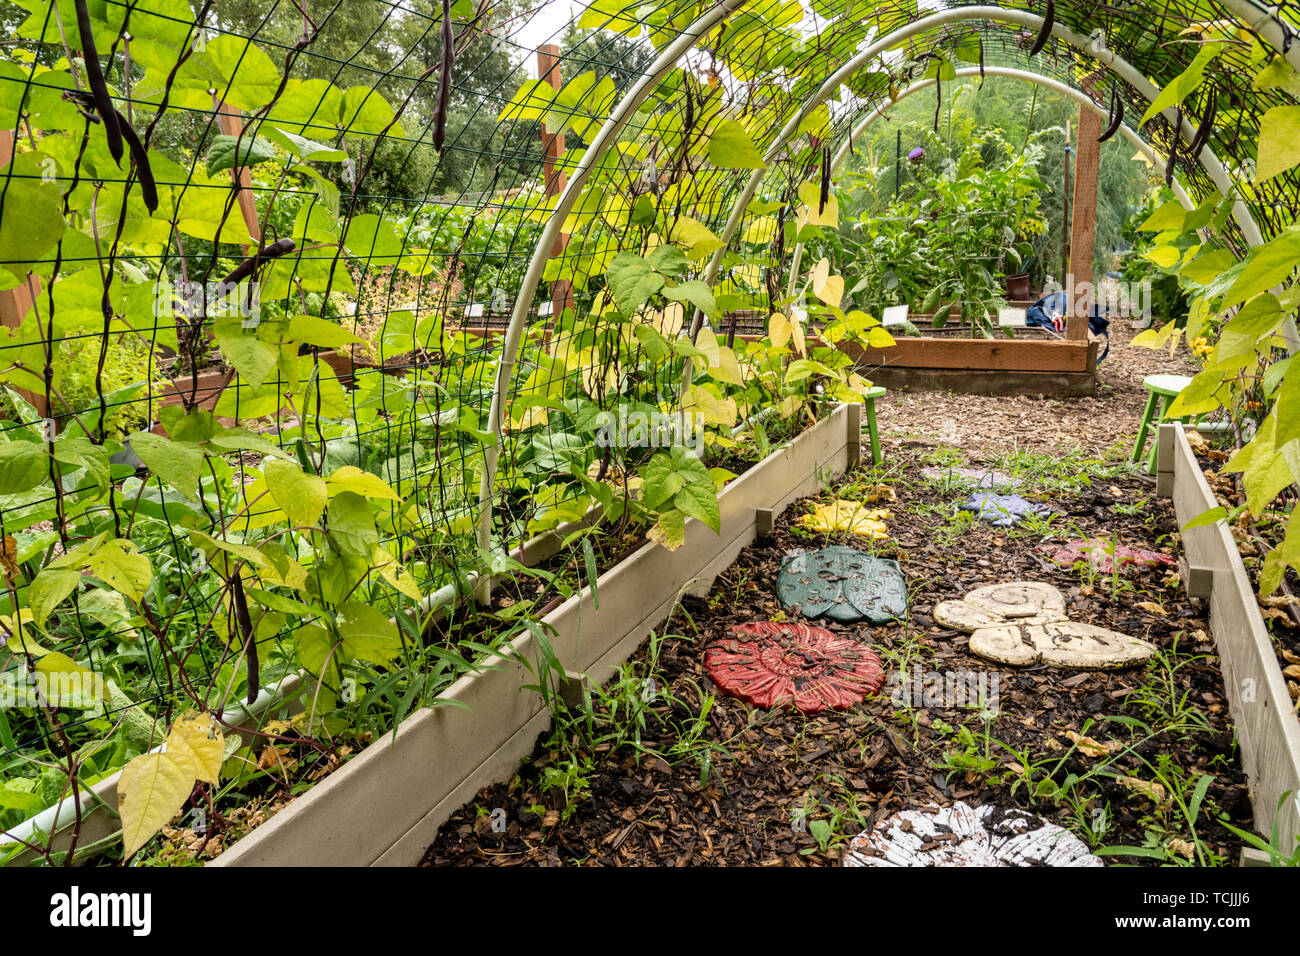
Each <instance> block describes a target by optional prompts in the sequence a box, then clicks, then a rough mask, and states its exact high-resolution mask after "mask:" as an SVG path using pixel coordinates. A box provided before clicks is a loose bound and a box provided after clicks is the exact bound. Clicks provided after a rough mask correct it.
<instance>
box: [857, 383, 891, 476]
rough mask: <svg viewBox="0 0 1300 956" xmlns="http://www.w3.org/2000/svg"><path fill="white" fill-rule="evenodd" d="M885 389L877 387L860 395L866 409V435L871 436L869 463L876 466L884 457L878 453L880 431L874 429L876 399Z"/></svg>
mask: <svg viewBox="0 0 1300 956" xmlns="http://www.w3.org/2000/svg"><path fill="white" fill-rule="evenodd" d="M885 391H886V389H884V388H881V387H880V386H879V385H877V386H874V387H873V388H869V389H867V390H866V392H865V393H863V395H862V404H863V405H865V406H866V407H867V434H868V435H870V436H871V463H872V464H873V465H878V464H880V463H881V462H882V461H884V458H885V456H884V455H883V454H881V451H880V429H879V428H877V427H876V399H878V398H881V397H882V396H883V395H884V394H885Z"/></svg>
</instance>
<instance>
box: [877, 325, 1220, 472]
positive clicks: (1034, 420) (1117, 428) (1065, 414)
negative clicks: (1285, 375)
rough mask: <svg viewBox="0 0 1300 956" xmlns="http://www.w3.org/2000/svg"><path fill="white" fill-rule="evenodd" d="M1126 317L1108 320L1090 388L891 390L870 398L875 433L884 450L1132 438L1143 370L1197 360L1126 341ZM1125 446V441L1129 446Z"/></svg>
mask: <svg viewBox="0 0 1300 956" xmlns="http://www.w3.org/2000/svg"><path fill="white" fill-rule="evenodd" d="M1135 335H1137V333H1136V332H1135V331H1133V330H1132V329H1131V328H1129V327H1128V322H1127V321H1124V320H1121V321H1116V322H1112V323H1111V336H1110V341H1111V347H1110V355H1109V356H1107V358H1106V360H1105V361H1104V362H1102V363H1101V364H1100V365H1098V366H1097V394H1096V395H1095V396H1093V397H1091V398H1069V399H1053V398H1045V397H1040V396H1037V395H1016V396H990V395H955V394H951V393H944V392H920V391H918V392H893V391H891V392H890V393H889V396H888V397H887V398H885V399H883V400H882V401H880V402H878V403H877V418H878V420H879V422H880V430H881V440H882V443H883V446H884V449H885V453H886V454H887V455H888V454H889V453H891V452H892V451H894V450H896V449H900V448H904V447H908V448H923V447H932V446H935V445H939V444H942V445H949V446H955V447H958V448H966V449H979V450H983V451H1007V450H1011V449H1015V448H1023V449H1028V450H1031V451H1038V452H1043V451H1054V450H1059V449H1066V448H1069V449H1078V450H1080V451H1083V452H1085V453H1088V454H1101V453H1103V452H1105V451H1106V450H1107V449H1109V448H1111V447H1113V446H1116V445H1118V444H1119V443H1121V442H1129V443H1131V442H1132V441H1133V436H1134V435H1135V434H1136V433H1137V426H1138V422H1139V421H1141V419H1142V409H1143V406H1145V404H1146V400H1147V392H1146V390H1145V389H1143V388H1142V379H1143V378H1145V377H1146V376H1148V375H1156V374H1161V373H1164V374H1171V375H1195V374H1196V373H1197V372H1198V371H1200V367H1199V366H1198V365H1197V364H1196V362H1195V361H1194V360H1193V359H1192V357H1191V356H1190V354H1189V353H1188V352H1187V350H1186V349H1183V348H1180V349H1179V350H1178V352H1177V353H1176V354H1175V355H1173V356H1171V355H1170V354H1169V351H1168V350H1167V349H1166V350H1162V351H1161V350H1154V349H1144V348H1133V347H1132V346H1130V345H1129V344H1128V343H1129V342H1130V341H1132V339H1133V336H1135ZM1130 447H1131V445H1130Z"/></svg>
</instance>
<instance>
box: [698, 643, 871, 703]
mask: <svg viewBox="0 0 1300 956" xmlns="http://www.w3.org/2000/svg"><path fill="white" fill-rule="evenodd" d="M731 634H732V635H733V636H732V638H731V639H729V640H723V641H720V642H718V643H717V644H715V645H714V646H712V647H710V648H709V650H708V652H707V653H706V654H705V658H704V663H705V666H706V667H707V668H708V671H709V676H710V677H711V678H713V682H714V683H715V684H717V685H718V686H719V687H720V688H722V690H724V691H726V692H727V693H728V694H730V695H731V696H732V697H739V698H740V699H741V700H744V701H748V702H749V703H751V704H753V705H754V706H755V707H776V706H778V705H780V704H787V703H791V704H794V706H795V708H796V709H797V710H800V711H802V712H803V713H805V714H815V713H818V712H820V711H823V710H827V709H832V710H842V709H844V708H846V707H852V706H853V705H854V704H859V703H861V702H862V700H863V698H865V697H866V696H867V695H868V694H875V693H876V692H878V691H879V690H880V688H881V685H882V684H884V682H885V670H884V668H883V667H882V666H881V664H880V658H878V657H877V656H876V655H875V654H874V653H873V652H872V651H871V649H870V648H868V647H865V646H863V645H862V644H859V643H858V642H857V641H853V640H849V639H848V638H844V637H838V636H836V635H835V634H832V633H831V632H830V631H828V630H826V629H825V628H821V627H812V626H810V625H808V624H799V623H781V624H778V623H775V622H772V621H753V622H751V623H748V624H737V625H735V626H734V627H732V628H731Z"/></svg>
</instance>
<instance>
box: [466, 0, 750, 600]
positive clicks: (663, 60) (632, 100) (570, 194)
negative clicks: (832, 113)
mask: <svg viewBox="0 0 1300 956" xmlns="http://www.w3.org/2000/svg"><path fill="white" fill-rule="evenodd" d="M748 2H749V0H721V2H720V3H719V4H718V5H717V6H715V7H713V9H711V10H709V12H708V13H706V14H704V15H703V16H701V17H699V18H698V19H697V20H695V21H694V22H693V23H692V24H691V25H690V26H688V27H686V28H685V29H684V30H683V31H682V32H681V33H680V34H679V35H678V36H677V38H676V39H675V40H673V42H672V43H670V44H668V46H666V47H664V49H663V50H662V51H660V53H659V55H658V56H657V57H655V60H654V62H653V63H652V64H651V65H650V69H649V70H648V71H647V72H646V74H645V75H644V76H643V77H641V79H640V80H638V81H637V82H636V83H635V84H634V85H633V86H632V88H631V89H630V90H628V91H627V93H626V94H624V96H623V99H622V100H620V101H619V103H618V105H617V106H615V107H614V111H613V112H612V113H610V115H609V119H607V120H605V123H604V125H603V126H601V128H600V132H598V133H597V134H596V136H595V138H594V139H593V140H592V141H591V145H590V146H588V147H587V150H586V152H584V153H583V154H582V159H580V160H579V161H578V165H577V166H576V167H575V168H574V170H573V175H572V176H570V177H569V181H568V182H567V183H566V184H565V187H564V191H563V192H562V193H561V194H560V198H559V200H557V202H556V204H555V210H554V211H553V212H552V213H551V216H550V218H549V219H547V221H546V225H545V226H544V227H543V229H542V234H541V236H540V237H539V238H538V240H537V244H536V245H535V246H534V247H533V255H532V258H531V259H530V260H529V262H528V269H527V271H526V272H525V273H524V278H523V281H522V283H521V284H520V286H519V294H518V295H516V296H515V306H514V309H513V310H512V311H511V313H510V325H509V327H508V328H507V329H506V336H505V342H504V343H503V344H502V348H501V360H500V363H499V364H498V365H497V374H496V381H495V387H494V390H493V392H492V404H491V406H490V409H489V412H488V432H489V433H490V434H491V436H492V437H491V442H490V444H488V445H486V446H485V447H484V450H483V475H482V477H481V479H480V481H479V495H478V504H479V517H478V544H479V547H480V548H481V549H482V550H484V551H487V550H489V548H490V547H491V545H492V486H493V485H494V484H495V482H496V474H497V461H498V459H499V456H500V451H501V434H502V431H503V413H504V405H505V399H506V394H507V392H509V390H510V380H511V378H512V376H513V373H514V367H515V360H516V357H517V356H518V353H519V342H520V339H522V338H523V333H524V323H525V322H526V321H527V319H528V308H529V306H530V305H531V304H532V301H533V295H534V294H535V293H536V292H537V286H538V284H539V283H540V282H541V281H542V272H543V271H544V270H545V268H546V260H547V259H549V258H550V250H552V249H554V248H555V244H556V242H557V241H558V240H559V238H560V233H561V231H562V230H563V227H564V220H565V219H567V218H568V216H569V210H571V209H572V208H573V204H574V202H576V201H577V198H578V194H579V193H580V192H581V191H582V187H583V186H585V185H586V182H587V177H588V176H590V175H591V170H592V168H593V167H594V166H595V165H596V164H597V163H598V162H599V161H600V159H601V157H603V156H604V154H605V151H606V150H608V149H609V147H610V146H611V145H613V143H614V138H615V137H616V136H617V135H618V133H619V130H621V129H622V128H623V126H624V125H626V123H627V121H628V119H629V117H631V116H632V114H633V113H635V112H636V111H637V109H639V108H640V106H641V104H642V103H644V102H645V101H646V100H647V99H648V98H649V96H650V94H651V93H652V92H653V91H654V89H655V87H657V86H658V85H659V84H660V83H661V82H663V80H664V78H665V77H667V76H668V74H669V73H670V72H672V70H673V69H674V68H675V67H676V66H677V61H678V60H680V59H681V58H682V57H683V56H685V55H686V54H687V53H688V52H689V51H690V50H691V49H692V48H693V47H694V46H695V44H696V42H697V41H698V40H699V39H700V37H702V36H704V35H705V34H706V33H708V32H709V31H710V30H712V29H713V28H714V27H715V26H717V25H718V24H719V23H720V22H722V21H723V20H725V19H726V18H727V17H728V16H730V15H731V14H732V13H733V12H735V11H736V10H737V9H739V8H740V7H742V6H744V5H745V4H746V3H748ZM490 593H491V578H490V576H488V575H484V576H483V581H482V582H481V583H480V585H479V596H480V599H486V597H487V596H488V595H489V594H490Z"/></svg>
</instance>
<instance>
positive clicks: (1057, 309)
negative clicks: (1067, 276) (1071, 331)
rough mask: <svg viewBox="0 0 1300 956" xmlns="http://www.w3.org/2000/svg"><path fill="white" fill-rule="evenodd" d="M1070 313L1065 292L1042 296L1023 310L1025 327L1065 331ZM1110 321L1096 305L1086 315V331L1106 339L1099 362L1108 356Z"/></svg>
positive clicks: (1068, 301)
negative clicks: (1034, 326) (1035, 326)
mask: <svg viewBox="0 0 1300 956" xmlns="http://www.w3.org/2000/svg"><path fill="white" fill-rule="evenodd" d="M1069 312H1070V300H1069V296H1068V295H1067V294H1066V292H1065V290H1061V291H1060V292H1052V293H1049V294H1048V295H1045V296H1043V297H1042V298H1041V299H1039V300H1038V301H1037V302H1035V303H1034V304H1033V305H1031V306H1030V307H1029V308H1028V309H1026V310H1025V325H1037V326H1041V327H1043V328H1045V329H1051V330H1052V331H1053V332H1063V331H1065V317H1066V315H1068V314H1069ZM1109 329H1110V319H1108V318H1106V313H1103V312H1102V311H1101V309H1099V308H1098V307H1097V306H1096V304H1095V303H1094V304H1093V307H1092V311H1091V313H1090V314H1089V315H1088V331H1090V332H1091V333H1092V334H1093V335H1100V336H1103V337H1105V339H1106V349H1105V351H1103V352H1102V353H1101V356H1100V357H1099V358H1098V359H1097V361H1098V362H1100V361H1101V360H1102V359H1104V358H1105V357H1106V356H1107V355H1109V354H1110V331H1109Z"/></svg>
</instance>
